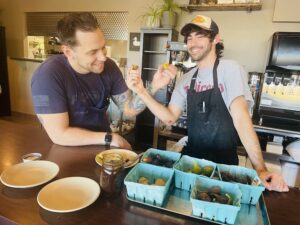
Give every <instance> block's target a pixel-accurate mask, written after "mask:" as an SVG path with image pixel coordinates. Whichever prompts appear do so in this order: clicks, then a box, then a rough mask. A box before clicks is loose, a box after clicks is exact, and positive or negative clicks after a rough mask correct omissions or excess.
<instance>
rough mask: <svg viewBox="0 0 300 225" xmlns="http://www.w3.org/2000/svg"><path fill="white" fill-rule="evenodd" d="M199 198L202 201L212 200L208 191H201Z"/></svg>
mask: <svg viewBox="0 0 300 225" xmlns="http://www.w3.org/2000/svg"><path fill="white" fill-rule="evenodd" d="M197 198H198V199H200V200H202V201H207V202H211V197H210V196H209V195H208V193H207V192H199V193H198V196H197Z"/></svg>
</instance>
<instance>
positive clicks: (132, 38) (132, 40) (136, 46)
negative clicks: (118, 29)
mask: <svg viewBox="0 0 300 225" xmlns="http://www.w3.org/2000/svg"><path fill="white" fill-rule="evenodd" d="M140 40H141V34H140V33H130V34H129V51H140Z"/></svg>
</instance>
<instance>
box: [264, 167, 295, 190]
mask: <svg viewBox="0 0 300 225" xmlns="http://www.w3.org/2000/svg"><path fill="white" fill-rule="evenodd" d="M259 177H260V179H261V180H262V182H263V183H264V185H265V186H266V188H267V189H268V190H269V191H278V192H288V191H289V188H288V186H287V184H286V183H285V181H284V179H283V177H282V176H281V175H280V174H278V173H271V172H268V171H262V172H260V173H259Z"/></svg>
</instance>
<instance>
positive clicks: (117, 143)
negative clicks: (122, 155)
mask: <svg viewBox="0 0 300 225" xmlns="http://www.w3.org/2000/svg"><path fill="white" fill-rule="evenodd" d="M110 145H111V146H114V147H119V148H124V149H129V150H131V145H130V144H129V143H128V141H126V140H125V139H124V138H123V137H122V136H120V135H119V134H116V133H113V134H112V140H111V144H110Z"/></svg>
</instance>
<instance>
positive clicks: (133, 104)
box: [128, 93, 146, 113]
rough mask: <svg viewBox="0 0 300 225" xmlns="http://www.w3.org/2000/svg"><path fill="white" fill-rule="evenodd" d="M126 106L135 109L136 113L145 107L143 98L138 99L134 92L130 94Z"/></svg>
mask: <svg viewBox="0 0 300 225" xmlns="http://www.w3.org/2000/svg"><path fill="white" fill-rule="evenodd" d="M128 106H129V108H131V109H133V110H135V111H136V112H137V113H139V112H142V111H143V110H144V109H145V108H146V105H145V103H144V102H143V100H142V99H140V97H139V96H138V95H137V94H135V93H134V94H133V95H132V98H131V99H130V101H129V102H128Z"/></svg>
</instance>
